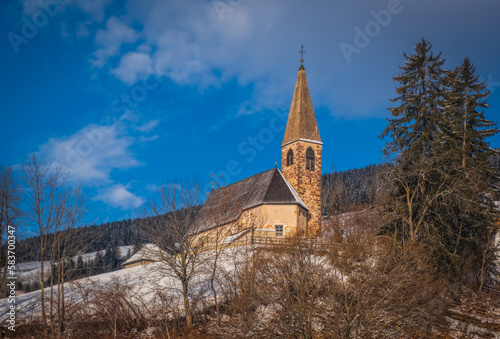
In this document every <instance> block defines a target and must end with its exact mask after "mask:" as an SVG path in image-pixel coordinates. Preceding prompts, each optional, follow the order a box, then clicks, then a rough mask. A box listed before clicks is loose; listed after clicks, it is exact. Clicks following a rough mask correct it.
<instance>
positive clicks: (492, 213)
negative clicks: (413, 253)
mask: <svg viewBox="0 0 500 339" xmlns="http://www.w3.org/2000/svg"><path fill="white" fill-rule="evenodd" d="M431 47H432V45H431V44H429V43H428V42H426V41H425V40H422V41H421V42H420V43H418V44H417V45H416V47H415V51H416V54H415V55H410V56H408V55H406V54H404V56H405V59H406V60H405V65H404V66H402V67H400V68H401V69H402V73H401V74H400V75H399V76H397V77H395V78H394V79H395V80H396V81H398V82H399V83H400V84H401V86H400V87H398V88H397V90H396V91H397V94H398V97H397V98H395V99H393V100H392V101H393V102H397V103H398V104H399V105H398V106H396V107H393V108H390V111H391V113H392V115H393V116H394V117H395V118H394V119H389V126H388V127H387V128H386V129H385V130H384V132H383V134H382V135H381V137H388V136H390V137H391V138H392V140H391V141H390V142H388V144H387V146H386V148H385V152H386V154H393V153H397V157H396V160H395V162H396V163H395V166H394V167H393V168H392V169H391V170H390V171H389V175H388V178H389V181H390V183H391V185H392V202H391V203H390V204H389V205H388V210H387V212H388V214H387V215H389V216H390V222H389V223H388V224H387V227H386V229H385V230H386V231H389V232H393V233H396V234H398V235H399V236H400V237H401V238H402V239H406V240H410V241H418V242H422V243H424V244H426V245H427V246H428V247H429V250H430V251H431V253H433V256H434V259H435V263H436V266H437V267H438V268H439V269H440V270H441V271H442V272H443V273H445V274H447V275H448V276H449V277H450V278H451V279H452V280H459V279H463V278H471V277H472V276H474V275H476V277H479V278H480V279H479V280H481V285H482V282H483V280H482V279H483V277H484V276H486V275H487V274H488V271H489V270H490V269H491V268H492V267H493V266H492V265H493V258H494V253H491V251H489V248H490V246H489V245H490V242H491V240H492V236H494V230H495V228H494V222H495V220H496V218H497V213H496V210H495V209H494V204H493V201H492V195H493V192H492V190H491V186H489V181H490V179H491V178H492V173H493V170H492V168H491V167H490V165H489V158H490V157H491V155H492V154H493V153H492V151H491V150H490V149H489V146H488V143H487V142H486V141H485V138H486V137H488V136H491V135H493V134H494V133H496V129H495V128H493V125H494V124H493V123H492V122H490V121H488V120H486V119H485V118H484V116H483V111H482V110H481V109H483V108H485V107H487V105H486V103H485V102H484V101H483V99H484V98H485V97H486V96H487V93H486V92H484V88H485V87H484V84H479V83H477V76H475V75H474V68H473V66H472V64H471V63H470V61H469V60H468V59H466V60H465V61H464V62H463V63H462V65H460V67H458V68H457V69H456V70H455V71H454V72H445V71H444V70H443V69H442V68H441V66H442V64H443V62H444V60H440V55H441V54H440V53H439V54H438V55H437V56H434V54H433V53H432V51H431Z"/></svg>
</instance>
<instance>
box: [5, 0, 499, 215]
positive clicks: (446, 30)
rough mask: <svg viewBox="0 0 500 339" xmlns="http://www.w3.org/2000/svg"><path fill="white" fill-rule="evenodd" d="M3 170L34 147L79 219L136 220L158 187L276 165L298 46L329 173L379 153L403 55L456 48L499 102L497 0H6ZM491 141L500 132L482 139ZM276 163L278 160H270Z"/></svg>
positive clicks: (493, 111) (491, 112)
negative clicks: (79, 194) (79, 203)
mask: <svg viewBox="0 0 500 339" xmlns="http://www.w3.org/2000/svg"><path fill="white" fill-rule="evenodd" d="M1 6H2V11H1V16H2V17H1V20H0V30H1V35H2V36H3V38H2V40H1V44H0V55H1V56H2V61H3V62H2V63H1V64H0V69H1V75H2V77H1V81H0V87H1V88H0V96H1V97H0V99H1V104H2V108H1V118H2V123H1V124H0V142H1V145H2V147H1V154H0V156H1V158H0V161H1V162H2V163H3V164H7V165H11V164H13V165H15V164H19V163H21V162H22V161H23V159H24V157H25V156H26V155H27V154H30V153H32V152H37V153H39V154H40V155H42V156H43V157H45V158H47V159H49V160H51V161H54V162H56V163H58V164H60V165H61V166H63V167H64V168H65V169H67V170H68V171H70V173H71V177H70V179H71V181H72V182H74V183H81V184H82V185H83V187H84V188H85V191H86V193H87V195H88V206H89V214H88V220H90V221H92V222H103V221H111V220H117V219H121V218H127V217H133V216H134V215H135V211H136V210H137V208H139V207H140V206H141V205H142V204H143V203H144V201H146V200H147V199H148V197H149V196H150V194H151V192H152V191H154V189H155V187H157V185H159V184H161V183H168V182H170V181H172V180H175V179H176V178H185V177H192V176H197V177H199V178H200V180H201V181H202V182H203V183H208V182H209V180H210V178H209V175H210V174H211V173H215V174H217V175H224V176H225V178H226V179H227V182H234V181H237V180H241V179H243V178H245V177H248V176H250V175H253V174H256V173H259V172H261V171H264V170H267V169H269V168H271V167H272V166H274V159H275V157H276V158H277V159H278V161H279V158H280V145H281V140H282V138H283V133H284V127H285V120H286V115H287V113H288V109H289V107H290V103H291V99H292V95H293V90H294V86H295V81H296V76H297V71H298V68H299V66H300V62H299V59H300V55H299V54H298V50H299V49H300V44H301V43H302V42H303V43H304V45H305V51H306V54H305V56H304V59H305V63H304V64H305V67H306V72H307V76H308V82H309V88H310V91H311V96H312V100H313V103H314V106H315V111H316V116H317V120H318V124H319V128H320V133H321V137H322V139H323V142H324V148H323V172H330V171H331V170H333V169H337V170H346V169H350V168H358V167H362V166H365V165H368V164H372V163H377V162H380V161H382V160H383V156H382V152H381V149H382V147H383V141H380V140H378V139H377V136H378V135H379V134H380V133H381V131H382V130H383V129H384V127H385V126H386V120H385V119H386V118H387V117H388V116H389V113H388V111H387V107H388V106H390V105H391V103H390V101H389V99H390V98H392V97H394V96H395V86H396V83H394V81H393V80H392V77H393V76H395V75H397V74H398V72H399V70H398V66H399V65H401V64H402V63H403V61H404V59H403V52H406V53H412V51H413V46H414V45H415V44H416V43H417V42H418V41H419V40H420V39H421V38H422V37H425V38H426V39H427V40H429V41H430V42H431V43H432V44H433V46H434V47H433V49H434V51H435V52H439V51H442V52H443V57H444V58H445V59H446V64H445V67H446V68H454V67H455V66H456V65H457V64H458V63H459V62H460V61H461V60H463V58H464V57H466V56H468V57H469V58H471V59H472V61H473V62H474V63H475V65H476V67H477V73H478V74H479V75H481V77H482V79H484V80H485V81H486V82H487V83H488V88H489V89H490V90H491V92H492V93H491V95H490V97H489V98H488V101H489V103H490V104H491V107H490V108H489V109H488V110H487V113H486V115H487V117H488V118H490V119H493V120H496V121H498V120H499V117H500V114H499V112H500V111H499V107H500V63H499V60H500V37H499V35H498V32H500V20H499V13H500V2H498V1H497V0H477V1H465V0H434V1H426V0H420V1H417V0H414V1H411V0H401V1H397V0H383V1H382V0H372V1H360V0H350V1H326V0H325V1H319V0H316V1H314V0H313V1H305V0H251V1H250V0H216V1H206V0H182V1H181V0H127V1H126V0H123V1H112V0H41V1H39V0H22V1H14V0H5V1H2V5H1ZM490 142H491V146H493V147H500V138H499V137H494V138H492V139H491V140H490ZM278 165H279V163H278Z"/></svg>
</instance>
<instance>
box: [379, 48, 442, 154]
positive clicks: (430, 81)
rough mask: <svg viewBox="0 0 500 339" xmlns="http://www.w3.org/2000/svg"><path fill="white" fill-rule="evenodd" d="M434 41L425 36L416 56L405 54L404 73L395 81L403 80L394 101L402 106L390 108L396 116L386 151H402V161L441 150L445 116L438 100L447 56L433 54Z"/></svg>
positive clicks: (387, 130) (387, 129)
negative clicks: (444, 57)
mask: <svg viewBox="0 0 500 339" xmlns="http://www.w3.org/2000/svg"><path fill="white" fill-rule="evenodd" d="M431 48H432V44H430V43H428V42H427V41H425V40H424V39H422V41H421V42H419V43H418V44H417V45H416V46H415V52H416V54H415V55H407V54H406V53H403V55H404V57H405V59H406V60H405V65H404V66H400V69H401V70H402V73H401V74H400V75H398V76H396V77H394V80H395V81H397V82H399V83H400V87H398V88H397V89H396V93H397V94H398V96H397V97H396V98H394V99H392V100H391V101H392V102H398V103H399V106H396V107H392V108H389V110H390V111H391V115H392V116H393V117H394V118H393V119H389V126H387V128H386V129H385V130H384V132H383V134H382V137H386V136H389V135H390V136H391V137H392V141H391V142H389V143H387V146H386V149H385V151H386V153H388V154H390V153H393V152H403V151H404V152H403V153H402V154H401V157H400V158H399V159H398V160H399V162H400V163H401V162H402V161H405V162H409V163H411V162H418V161H422V157H424V158H431V157H432V155H433V154H436V153H438V152H439V151H440V145H439V141H440V139H441V138H440V133H441V131H442V124H443V123H444V121H445V119H444V117H443V111H442V110H441V109H440V107H439V105H438V102H439V100H440V98H441V96H442V93H443V80H442V75H443V70H442V68H441V66H442V65H443V63H444V59H440V58H441V53H439V54H438V55H434V53H433V52H432V50H431Z"/></svg>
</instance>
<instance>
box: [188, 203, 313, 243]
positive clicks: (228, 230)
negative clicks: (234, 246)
mask: <svg viewBox="0 0 500 339" xmlns="http://www.w3.org/2000/svg"><path fill="white" fill-rule="evenodd" d="M307 214H308V213H307V211H306V210H305V209H304V208H302V207H300V206H298V205H261V206H257V207H254V208H251V209H248V210H245V211H243V213H242V214H241V216H240V217H239V219H238V220H236V221H235V222H232V223H229V224H227V225H224V226H221V227H218V228H213V229H210V230H207V231H205V232H202V233H200V234H196V235H194V236H193V238H192V240H191V241H192V244H193V245H194V246H197V245H198V246H199V244H203V246H204V247H211V246H214V245H215V244H216V242H217V241H218V242H219V243H220V242H221V241H223V240H224V238H226V237H227V236H229V235H232V234H236V233H238V232H241V231H243V230H245V229H247V228H251V227H254V229H255V230H254V236H255V237H272V238H274V237H276V232H275V228H274V226H275V225H282V226H283V232H284V235H285V236H292V235H294V234H295V232H296V231H297V230H299V231H301V232H304V231H305V229H306V226H307ZM251 236H252V235H251V232H249V233H248V234H247V235H245V236H244V237H242V238H241V239H240V241H239V242H238V243H251Z"/></svg>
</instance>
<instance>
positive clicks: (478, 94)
mask: <svg viewBox="0 0 500 339" xmlns="http://www.w3.org/2000/svg"><path fill="white" fill-rule="evenodd" d="M475 72H476V69H475V67H474V65H473V64H472V62H471V61H470V59H469V58H465V59H464V61H463V62H462V63H461V64H460V66H458V67H457V68H455V70H454V71H453V72H447V75H446V77H445V79H446V84H447V86H448V90H447V92H446V95H445V98H444V103H443V106H444V107H445V110H446V112H447V114H449V119H448V120H449V121H450V123H451V126H450V127H449V128H450V131H451V134H450V135H451V136H452V137H453V139H454V142H453V143H452V145H451V147H452V149H455V150H459V152H460V153H461V154H460V160H461V166H462V167H464V168H465V167H469V168H471V167H472V168H474V169H475V170H477V171H478V172H479V173H482V174H484V175H489V176H491V175H495V174H494V171H493V169H492V167H491V165H490V163H489V159H490V158H493V157H494V156H495V155H496V154H497V153H498V152H497V151H495V150H493V149H491V148H490V147H489V144H488V143H487V142H486V140H485V139H486V138H488V137H491V136H493V135H494V134H496V133H497V132H498V129H497V128H496V127H495V123H494V122H493V121H490V120H487V119H486V118H485V117H484V109H485V108H488V107H489V105H488V104H487V103H486V97H487V96H488V95H489V94H490V92H489V91H487V90H486V84H485V83H484V82H479V81H478V79H479V76H478V75H475Z"/></svg>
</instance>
